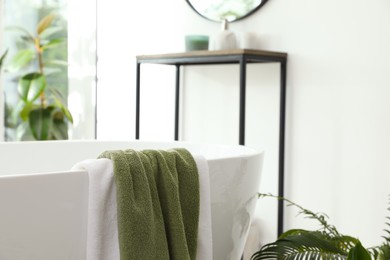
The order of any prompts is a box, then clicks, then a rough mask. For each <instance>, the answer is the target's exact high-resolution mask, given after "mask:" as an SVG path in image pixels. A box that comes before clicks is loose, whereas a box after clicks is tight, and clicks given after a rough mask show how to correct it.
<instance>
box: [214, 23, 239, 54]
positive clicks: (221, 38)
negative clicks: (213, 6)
mask: <svg viewBox="0 0 390 260" xmlns="http://www.w3.org/2000/svg"><path fill="white" fill-rule="evenodd" d="M237 48H238V45H237V38H236V35H235V33H234V32H232V31H230V30H229V22H228V20H227V19H224V20H223V21H222V27H221V31H220V32H218V33H217V34H216V35H215V37H214V43H213V49H214V50H232V49H237Z"/></svg>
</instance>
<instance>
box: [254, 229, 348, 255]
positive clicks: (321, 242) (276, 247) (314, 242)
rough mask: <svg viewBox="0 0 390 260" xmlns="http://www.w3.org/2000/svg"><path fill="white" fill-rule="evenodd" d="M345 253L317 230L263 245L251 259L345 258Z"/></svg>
mask: <svg viewBox="0 0 390 260" xmlns="http://www.w3.org/2000/svg"><path fill="white" fill-rule="evenodd" d="M346 257H347V254H346V253H345V252H343V251H342V250H340V249H339V248H337V247H336V246H335V245H334V244H333V243H332V242H330V241H327V237H326V236H324V235H323V234H322V233H321V232H318V231H307V232H304V233H301V234H300V235H291V236H287V237H285V238H282V239H278V240H277V241H276V242H274V243H270V244H267V245H265V246H263V247H262V248H261V249H260V251H259V252H257V253H255V254H254V255H253V256H252V258H251V259H252V260H262V259H267V260H272V259H301V260H309V259H346Z"/></svg>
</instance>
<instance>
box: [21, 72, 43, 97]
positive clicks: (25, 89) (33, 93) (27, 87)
mask: <svg viewBox="0 0 390 260" xmlns="http://www.w3.org/2000/svg"><path fill="white" fill-rule="evenodd" d="M45 88H46V78H45V76H44V75H42V74H41V73H29V74H27V75H25V76H23V77H22V78H21V79H20V80H19V84H18V93H19V96H20V98H21V99H22V100H23V101H24V102H26V103H32V102H34V101H35V100H36V99H37V98H38V97H39V96H40V95H41V93H43V91H45Z"/></svg>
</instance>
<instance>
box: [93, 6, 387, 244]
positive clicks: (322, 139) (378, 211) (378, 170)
mask: <svg viewBox="0 0 390 260" xmlns="http://www.w3.org/2000/svg"><path fill="white" fill-rule="evenodd" d="M122 4H123V1H118V0H113V1H109V2H107V3H105V2H104V1H103V2H102V3H100V4H99V5H100V8H102V9H100V10H104V11H105V12H107V13H111V14H115V16H116V19H108V18H107V19H104V16H103V20H101V21H100V27H99V28H100V29H101V30H100V32H99V37H100V38H99V39H100V41H103V42H104V41H105V42H106V43H108V42H111V45H106V46H104V45H103V43H101V44H100V45H99V42H98V46H99V47H98V48H99V50H100V51H102V50H104V49H105V50H107V51H109V54H106V55H104V54H102V55H101V56H100V57H99V68H100V70H101V71H100V75H101V76H100V77H101V78H99V90H98V109H99V111H98V130H99V132H98V137H99V138H100V139H132V138H133V136H134V106H135V104H134V102H135V98H134V93H135V59H134V56H135V55H137V54H152V53H161V52H176V51H182V50H183V41H182V38H183V37H184V35H185V34H192V33H203V34H209V35H211V34H213V33H215V32H216V31H217V30H218V29H219V25H218V24H215V23H211V22H209V21H206V20H204V19H202V18H200V17H199V16H197V15H196V14H195V12H193V11H192V10H191V9H190V8H189V7H188V6H187V3H186V2H185V1H182V0H180V1H179V0H167V1H164V2H163V1H156V0H155V1H148V2H147V3H146V2H145V3H144V2H142V1H138V2H136V4H133V3H130V4H128V5H129V6H127V7H124V6H122ZM173 6H174V8H173ZM151 7H153V8H151ZM389 13H390V2H389V1H387V0H378V1H375V2H367V1H364V0H343V1H338V2H337V4H333V3H332V4H331V2H330V1H324V0H311V1H308V0H295V1H281V0H269V2H268V3H267V4H266V5H265V6H264V7H263V8H262V9H261V10H259V11H258V12H256V13H255V14H254V15H252V16H251V17H249V18H247V19H244V20H243V21H240V22H237V23H234V24H232V25H231V29H232V30H234V31H236V32H255V33H257V34H258V36H259V39H260V47H261V48H262V49H266V50H274V51H283V52H288V54H289V61H288V78H287V86H288V97H287V102H288V106H287V110H288V112H287V114H288V120H287V121H288V122H287V131H288V132H287V150H286V167H287V169H286V175H287V181H286V196H287V197H289V198H290V199H292V200H294V201H296V202H298V203H300V204H302V205H303V206H305V207H307V208H310V209H313V210H314V211H323V212H326V213H327V214H328V215H329V216H330V217H331V219H330V221H331V222H332V223H334V224H336V226H338V227H339V228H340V230H341V231H342V232H345V233H349V234H351V235H355V236H357V237H360V238H361V239H362V241H363V244H365V245H367V246H368V245H373V244H376V243H379V242H380V241H381V235H383V232H382V229H383V228H384V227H385V226H384V224H383V222H384V221H385V215H386V214H388V212H386V208H387V206H388V205H387V203H388V194H389V193H390V192H389V189H388V183H390V173H389V171H390V164H389V161H390V160H389V159H390V158H389V157H390V156H389V152H388V150H389V148H388V147H390V135H389V134H388V133H389V132H390V117H389V111H390V102H388V99H389V98H390V77H389V76H388V74H389V65H388V64H389V63H388V61H389V60H390V30H389V27H388V25H389V24H390V16H389ZM101 14H102V12H101ZM101 17H102V16H101ZM102 53H103V52H102ZM118 61H124V62H125V64H126V65H124V66H117V64H118ZM261 66H262V65H261ZM264 69H265V71H267V70H268V71H269V76H267V74H266V75H264V74H262V73H259V74H256V73H253V74H252V76H251V77H253V78H252V79H251V80H253V81H254V82H258V81H259V82H270V85H269V86H272V84H274V83H275V82H273V80H274V76H275V75H277V73H278V69H277V67H272V65H271V66H270V67H265V68H264ZM227 70H228V71H229V70H230V71H231V73H229V74H224V73H223V72H220V71H218V69H214V71H212V70H208V69H201V68H193V69H191V68H189V69H187V70H186V71H185V72H184V75H185V77H186V79H188V80H187V81H186V79H185V83H187V84H186V91H187V92H186V93H187V94H188V93H193V94H192V95H194V97H196V95H199V92H198V93H196V89H195V86H197V85H198V86H199V85H201V84H204V82H205V81H204V80H206V82H211V81H216V82H214V83H216V84H217V85H216V87H217V88H220V87H221V86H220V85H218V80H217V79H218V76H219V75H222V76H223V77H225V78H227V81H229V78H230V77H231V80H230V82H232V83H231V84H234V83H233V82H236V76H235V72H234V69H233V68H230V67H229V68H227ZM254 70H257V69H256V67H255V68H254ZM160 71H161V70H160V69H156V70H155V73H153V75H151V76H149V77H153V78H155V82H154V83H152V82H149V83H148V84H147V85H148V86H153V85H154V86H156V87H165V86H170V84H171V83H172V80H173V79H172V78H171V76H170V75H169V74H170V73H168V72H167V73H159V72H160ZM210 71H212V72H210ZM149 73H150V72H149ZM172 73H174V72H173V71H172ZM204 73H209V74H210V73H212V74H214V75H215V76H216V78H213V77H209V76H210V75H209V74H204ZM164 75H167V76H164ZM205 75H206V76H205ZM230 75H231V76H230ZM143 76H144V77H147V75H143ZM205 78H206V79H205ZM191 85H192V86H194V87H191ZM204 85H205V84H204ZM267 86H268V85H266V88H265V90H264V91H262V92H261V95H260V94H254V95H258V98H259V99H260V98H261V96H262V95H263V94H264V93H267V91H268V90H267V88H268V87H267ZM208 88H210V91H211V93H210V95H214V96H217V95H218V94H216V93H214V94H213V93H212V92H213V90H211V88H212V85H209V86H208ZM227 89H230V90H226V92H224V94H223V97H224V99H223V100H221V102H222V101H223V102H236V101H234V100H235V98H234V94H232V93H234V91H235V90H234V89H233V88H231V87H230V85H229V84H227ZM200 90H205V88H200ZM194 91H195V92H194ZM147 94H148V95H152V94H153V92H152V90H150V92H149V93H147ZM184 95H185V94H184ZM269 95H270V99H264V100H265V101H267V100H268V101H269V100H272V98H275V96H277V92H272V91H271V90H270V92H269ZM187 97H188V96H187ZM271 97H272V98H271ZM164 98H165V97H161V98H156V100H160V101H161V100H162V101H161V102H163V100H164ZM225 98H226V99H225ZM251 98H252V100H256V99H255V98H254V96H251ZM188 100H192V99H191V98H190V99H188ZM227 100H229V101H227ZM230 100H231V101H230ZM265 101H264V102H265ZM188 102H190V101H188ZM252 102H255V101H252ZM195 105H196V104H194V106H195ZM274 106H275V105H274V104H273V103H272V102H269V106H266V109H270V110H273V109H274V108H275V107H274ZM152 109H155V110H160V109H161V104H157V105H156V106H154V107H152ZM169 109H170V108H167V111H168V113H169ZM185 109H187V110H185V111H187V112H188V111H190V110H191V109H192V110H194V108H193V107H192V106H191V107H187V108H185ZM228 109H230V108H228ZM250 111H252V110H250ZM250 111H248V112H250ZM195 113H196V112H195ZM231 113H232V114H233V113H235V112H234V111H231ZM250 113H251V112H250ZM252 113H253V112H252ZM234 120H235V119H234V115H232V117H231V118H228V119H227V122H228V123H227V124H228V125H227V127H225V128H226V129H227V131H226V132H227V135H224V137H221V139H218V140H217V141H218V142H235V140H232V141H231V137H230V136H234V135H235V133H234V131H236V130H235V129H231V127H230V126H233V124H234ZM272 120H273V119H272V118H271V117H267V118H266V119H265V122H259V123H256V124H255V125H253V126H251V128H250V129H251V130H249V131H254V130H252V129H259V131H264V133H262V135H264V136H267V135H269V138H266V137H264V140H252V142H253V143H254V145H255V146H263V147H267V146H268V147H271V146H270V144H271V143H272V142H275V141H272V140H273V138H274V133H272V131H271V130H272V129H275V128H277V126H275V122H274V121H272ZM193 123H194V121H192V122H188V124H189V125H191V124H193ZM195 123H196V121H195ZM267 123H269V125H270V127H269V132H268V133H267V131H266V130H261V129H262V127H261V126H262V125H267ZM107 126H108V127H107ZM157 127H159V128H156V129H158V131H154V133H153V131H152V133H150V136H144V138H150V139H165V138H168V137H170V136H168V132H169V131H170V130H169V129H168V130H166V131H165V130H162V127H161V125H160V126H157ZM252 127H253V128H252ZM188 129H190V130H188ZM192 129H193V127H192V126H191V128H187V130H188V131H190V132H191V131H192ZM160 131H162V132H164V134H162V135H161V136H160V135H158V133H159V132H160ZM202 131H203V128H202ZM165 132H166V133H165ZM190 132H187V133H183V134H184V135H185V134H187V137H188V134H191V133H190ZM205 134H207V133H205ZM141 137H142V136H141ZM190 137H191V138H193V139H195V138H203V137H202V136H201V137H199V136H198V137H197V136H196V134H195V133H193V134H192V135H191V136H190ZM225 137H226V138H225ZM232 138H233V137H232ZM268 139H269V140H271V141H269V140H268ZM208 141H210V140H208ZM248 141H249V140H248ZM267 142H268V144H264V145H262V143H267ZM270 149H272V148H269V149H268V150H270ZM275 152H276V151H272V150H271V151H268V153H271V154H275ZM272 185H273V184H271V183H270V184H269V187H264V185H263V186H262V187H263V190H262V191H267V190H266V189H269V190H272V189H273V187H271V186H272ZM261 203H266V202H265V200H264V201H263V200H262V201H261ZM263 214H264V215H265V216H267V215H272V214H274V213H273V212H263ZM308 222H310V221H308V220H302V217H299V216H298V217H297V216H296V213H295V212H290V213H288V214H287V215H286V228H291V227H302V226H306V227H308V226H307V223H308ZM271 233H272V232H271ZM271 233H270V232H269V230H268V231H266V234H267V235H266V236H265V238H264V241H265V242H267V240H271V239H273V237H272V235H271Z"/></svg>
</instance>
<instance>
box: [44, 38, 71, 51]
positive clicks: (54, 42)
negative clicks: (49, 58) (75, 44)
mask: <svg viewBox="0 0 390 260" xmlns="http://www.w3.org/2000/svg"><path fill="white" fill-rule="evenodd" d="M63 43H65V41H64V39H61V38H59V39H52V40H49V41H48V42H46V43H44V44H42V49H43V50H47V49H50V48H55V47H57V46H58V45H61V44H63Z"/></svg>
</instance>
